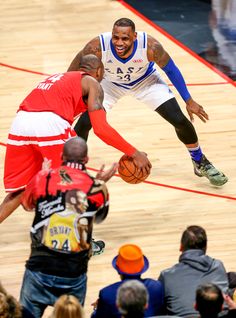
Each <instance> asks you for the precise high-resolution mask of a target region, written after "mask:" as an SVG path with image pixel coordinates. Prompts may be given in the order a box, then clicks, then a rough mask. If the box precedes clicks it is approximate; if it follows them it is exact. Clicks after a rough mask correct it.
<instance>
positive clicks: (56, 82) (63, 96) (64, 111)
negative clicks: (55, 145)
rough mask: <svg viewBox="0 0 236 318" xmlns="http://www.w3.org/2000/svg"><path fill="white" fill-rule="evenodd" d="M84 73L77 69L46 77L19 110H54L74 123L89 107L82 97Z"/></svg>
mask: <svg viewBox="0 0 236 318" xmlns="http://www.w3.org/2000/svg"><path fill="white" fill-rule="evenodd" d="M82 75H83V72H78V71H75V72H67V73H59V74H54V75H52V76H50V77H48V78H46V79H45V80H43V81H42V82H40V83H39V84H38V85H37V87H36V88H34V89H33V90H32V92H31V93H30V94H29V95H28V96H27V97H26V98H25V99H24V100H23V102H22V103H21V104H20V107H19V109H18V111H19V110H24V111H27V112H53V113H55V114H57V115H59V116H60V117H62V118H64V119H65V120H67V121H68V122H69V123H70V124H72V123H73V121H74V119H75V117H77V116H78V115H79V114H81V113H83V112H84V111H86V110H87V108H88V107H87V105H86V104H85V103H84V102H83V98H82V97H83V96H82V87H81V78H82Z"/></svg>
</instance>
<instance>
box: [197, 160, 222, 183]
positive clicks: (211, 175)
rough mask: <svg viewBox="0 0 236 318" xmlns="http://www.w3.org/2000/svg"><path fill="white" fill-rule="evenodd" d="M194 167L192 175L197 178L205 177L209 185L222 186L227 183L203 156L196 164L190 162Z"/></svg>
mask: <svg viewBox="0 0 236 318" xmlns="http://www.w3.org/2000/svg"><path fill="white" fill-rule="evenodd" d="M192 162H193V166H194V173H195V174H196V175H197V176H198V177H207V179H209V181H210V183H211V184H213V185H215V186H222V185H223V184H225V183H226V182H227V181H228V178H227V177H226V176H225V175H224V174H223V173H222V172H220V171H219V170H217V169H216V168H215V167H214V166H213V164H212V163H211V162H210V161H209V160H208V159H207V158H206V157H205V156H204V155H203V156H202V159H201V161H200V162H199V163H198V162H196V161H194V160H192Z"/></svg>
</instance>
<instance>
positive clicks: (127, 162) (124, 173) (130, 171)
mask: <svg viewBox="0 0 236 318" xmlns="http://www.w3.org/2000/svg"><path fill="white" fill-rule="evenodd" d="M118 172H119V175H120V177H121V178H122V179H123V180H124V181H125V182H127V183H140V182H142V181H144V180H146V179H147V177H148V176H149V174H147V173H145V174H143V172H142V171H139V172H138V168H137V166H136V165H135V163H134V161H133V158H131V157H128V156H126V155H123V156H122V157H121V158H120V160H119V166H118Z"/></svg>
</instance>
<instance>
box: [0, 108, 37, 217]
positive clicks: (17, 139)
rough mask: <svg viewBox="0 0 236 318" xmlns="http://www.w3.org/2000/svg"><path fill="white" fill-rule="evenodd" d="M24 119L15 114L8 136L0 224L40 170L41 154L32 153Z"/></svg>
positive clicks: (15, 205)
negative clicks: (25, 133)
mask: <svg viewBox="0 0 236 318" xmlns="http://www.w3.org/2000/svg"><path fill="white" fill-rule="evenodd" d="M26 117H27V118H25V116H24V114H22V112H19V113H18V114H17V116H16V118H15V120H14V121H13V123H12V127H11V129H10V133H9V136H8V141H7V148H6V155H5V164H4V186H5V191H6V192H8V194H7V196H6V197H5V199H4V200H3V202H2V204H1V205H0V222H2V221H3V220H4V219H6V218H7V217H8V216H9V215H10V214H11V213H12V212H14V211H15V210H16V208H17V207H18V206H19V205H20V202H21V196H22V193H23V191H24V189H25V187H26V185H27V183H28V182H29V181H30V180H31V178H32V177H33V176H34V175H35V174H36V173H37V172H38V171H39V170H40V167H41V163H42V157H41V154H40V153H37V152H35V151H34V149H33V146H32V145H31V144H29V140H28V136H24V131H25V129H26V127H27V124H28V125H29V123H30V122H29V120H28V116H26Z"/></svg>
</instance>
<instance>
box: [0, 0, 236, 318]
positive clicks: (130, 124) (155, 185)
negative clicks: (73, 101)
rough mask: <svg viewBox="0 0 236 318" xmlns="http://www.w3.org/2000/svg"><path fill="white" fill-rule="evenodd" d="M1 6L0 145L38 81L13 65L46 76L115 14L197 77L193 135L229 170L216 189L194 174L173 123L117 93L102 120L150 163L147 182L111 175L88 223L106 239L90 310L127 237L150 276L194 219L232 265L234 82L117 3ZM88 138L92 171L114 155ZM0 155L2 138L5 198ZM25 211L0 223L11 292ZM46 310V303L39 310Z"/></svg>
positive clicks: (215, 252)
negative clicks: (201, 112) (105, 202)
mask: <svg viewBox="0 0 236 318" xmlns="http://www.w3.org/2000/svg"><path fill="white" fill-rule="evenodd" d="M0 9H1V10H0V28H1V32H0V43H1V50H0V63H1V65H0V85H1V91H0V100H1V107H0V126H1V130H0V142H1V143H3V144H4V143H6V140H7V134H8V130H9V127H10V124H11V122H12V119H13V118H14V116H15V112H16V110H17V108H18V105H19V104H20V102H21V101H22V99H23V98H24V97H25V96H26V94H27V93H29V92H30V91H31V89H32V88H33V87H34V86H35V85H36V84H37V83H38V82H39V81H40V80H41V79H42V78H43V76H42V75H40V74H35V73H33V72H26V71H24V70H20V69H17V68H21V69H26V70H31V71H36V72H41V73H47V74H52V73H56V72H63V71H65V70H66V69H67V67H68V65H69V63H70V62H71V60H72V58H73V57H74V55H75V54H76V53H77V52H78V50H79V49H81V48H82V47H83V45H84V44H85V43H86V42H87V41H88V40H90V39H91V38H93V37H95V36H97V35H98V34H99V33H101V32H105V31H108V30H110V29H111V28H112V24H113V22H114V21H115V20H116V19H118V18H120V17H124V16H125V17H129V18H131V19H133V20H134V21H135V23H136V26H137V29H138V30H145V31H147V32H148V33H149V34H151V35H152V36H154V37H156V38H158V39H159V40H160V42H161V43H162V44H163V45H164V47H165V48H166V50H167V51H168V52H169V53H170V55H171V56H172V57H173V58H174V60H175V62H176V63H177V64H178V65H179V66H180V69H181V71H182V73H183V74H184V77H185V79H186V82H187V83H188V84H200V85H197V86H190V87H189V89H190V91H191V94H192V96H193V97H194V98H195V99H196V100H197V101H198V102H199V103H201V104H202V105H203V106H204V107H205V109H206V110H207V112H208V113H209V116H210V121H209V122H208V123H206V124H204V123H202V122H200V120H198V119H197V118H196V119H195V126H196V129H197V131H198V135H199V140H200V143H201V145H202V149H203V151H204V152H205V153H206V155H207V157H208V158H209V159H210V160H212V161H213V162H214V164H215V165H216V166H217V167H219V168H220V169H222V171H224V172H225V173H226V174H227V175H228V177H229V182H228V183H227V184H226V185H225V186H224V187H222V188H215V187H213V186H211V185H210V184H209V183H208V181H207V180H205V179H204V178H197V177H195V176H194V174H193V168H192V163H191V161H190V159H189V155H188V153H187V152H186V150H185V147H184V146H183V145H182V144H180V143H179V142H178V140H177V138H176V136H175V133H174V131H173V129H172V127H170V125H169V124H167V123H166V122H165V121H164V120H163V119H162V118H160V117H159V116H157V115H156V114H154V113H153V112H152V111H150V110H149V109H148V108H147V107H146V106H144V105H143V104H141V103H139V102H137V101H135V100H134V99H131V98H127V97H125V98H123V99H122V100H121V101H120V102H119V103H118V104H117V105H116V107H115V108H114V110H113V111H112V112H111V113H109V114H108V120H109V121H110V123H111V124H112V125H114V127H115V128H116V129H117V130H118V131H119V132H120V133H121V134H122V135H123V136H124V137H125V138H127V140H128V141H130V142H131V143H133V144H134V145H135V146H136V147H137V148H138V149H140V150H143V151H146V152H147V153H148V155H149V158H150V160H151V162H152V165H153V168H152V173H151V176H150V177H149V179H148V181H149V182H150V183H142V184H139V185H129V184H126V183H124V182H123V181H122V180H121V179H120V178H119V177H116V176H115V177H114V178H113V179H112V180H111V181H109V183H108V186H109V190H110V204H111V208H110V214H109V216H108V218H107V220H106V221H105V222H104V223H103V224H101V225H96V226H95V228H94V237H95V238H96V239H103V240H105V242H106V250H105V252H104V254H102V255H100V256H97V257H94V258H92V259H91V261H90V265H89V272H88V292H87V300H86V305H85V310H86V314H87V317H89V314H90V313H91V310H92V309H91V306H90V304H91V303H92V302H93V301H95V300H96V298H97V295H98V291H99V289H100V288H102V287H103V286H105V285H107V284H109V283H112V282H115V281H117V280H118V279H119V277H118V275H117V274H116V272H115V271H114V269H113V268H112V266H111V260H112V258H113V257H114V256H115V255H116V254H117V250H118V248H119V246H120V245H122V244H124V243H128V242H130V243H136V244H138V245H140V246H141V248H142V249H143V251H144V253H145V255H146V256H147V257H148V258H149V260H150V269H149V271H148V272H146V273H145V275H144V277H153V278H156V277H158V275H159V272H160V271H161V270H162V269H164V268H166V267H169V266H171V265H172V264H174V263H175V262H177V260H178V256H179V251H178V248H179V239H180V235H181V233H182V231H183V230H184V229H185V227H186V226H188V225H191V224H197V225H201V226H203V227H204V228H205V229H206V230H207V233H208V238H209V246H208V253H209V254H210V255H211V256H213V257H215V258H219V259H221V260H222V261H223V262H224V263H225V266H226V269H227V270H228V271H230V270H235V260H236V256H235V241H236V236H235V225H236V213H235V212H236V208H235V203H236V202H235V199H236V193H235V192H236V169H235V158H236V142H235V136H236V131H235V118H236V110H235V100H236V90H235V87H233V85H231V84H229V83H226V80H225V79H223V78H222V77H221V76H219V75H218V74H216V73H215V72H214V71H212V70H211V69H209V68H208V67H207V66H206V65H204V64H202V63H201V62H199V61H198V60H197V59H195V58H194V57H193V56H191V55H190V54H189V53H187V52H186V51H185V50H183V49H182V48H181V47H179V46H178V45H177V44H176V43H174V42H172V41H171V40H170V39H168V38H167V37H166V36H164V35H163V34H161V33H160V32H158V31H157V30H155V29H154V28H153V27H152V26H150V25H148V24H147V23H146V22H145V21H143V20H142V19H141V18H139V17H138V16H136V15H134V13H132V12H130V11H129V10H128V9H126V8H125V7H124V6H122V5H121V4H120V3H118V2H116V1H108V0H94V1H91V2H88V1H85V0H79V1H78V0H76V1H75V0H61V1H53V0H49V1H38V0H33V1H31V2H28V1H17V0H9V1H8V2H6V1H5V2H1V4H0ZM4 64H8V65H11V66H14V67H16V68H14V67H13V68H9V67H6V66H4ZM163 76H164V75H163ZM164 77H165V76H164ZM220 83H223V84H220ZM202 84H215V85H202ZM173 90H174V89H173ZM177 96H178V95H177ZM178 100H179V102H180V104H181V106H182V108H183V110H184V111H185V105H184V103H183V102H182V100H181V99H180V98H179V97H178ZM88 145H89V153H90V161H89V164H88V167H92V168H95V169H98V168H99V167H100V165H101V164H102V163H105V164H106V165H107V166H109V165H110V164H111V163H112V162H114V161H117V160H118V159H119V157H120V156H121V153H120V152H118V151H116V150H115V149H113V148H111V147H109V146H107V145H105V144H104V143H103V142H102V141H100V140H99V139H98V138H97V137H96V136H94V135H93V133H91V134H90V137H89V142H88ZM4 153H5V147H4V145H2V144H1V145H0V156H1V160H0V175H1V192H0V199H1V200H2V199H3V198H4V195H5V194H4V189H3V183H2V178H3V164H4ZM32 216H33V214H31V213H26V212H24V211H23V209H21V208H19V209H18V210H17V211H16V212H15V213H14V214H13V215H12V216H10V217H9V218H8V219H7V220H6V221H5V222H4V223H3V224H1V225H0V279H1V281H2V283H3V284H4V285H5V287H6V288H7V290H8V291H9V293H12V294H13V295H15V296H16V297H18V296H19V290H20V284H21V280H22V275H23V272H24V263H25V260H26V259H27V257H28V254H29V244H30V241H29V229H30V225H31V221H32ZM50 312H51V309H50V308H49V309H48V310H47V312H46V313H45V315H44V316H45V317H46V316H47V315H48V314H49V313H50Z"/></svg>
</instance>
